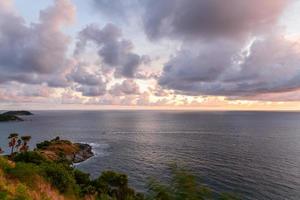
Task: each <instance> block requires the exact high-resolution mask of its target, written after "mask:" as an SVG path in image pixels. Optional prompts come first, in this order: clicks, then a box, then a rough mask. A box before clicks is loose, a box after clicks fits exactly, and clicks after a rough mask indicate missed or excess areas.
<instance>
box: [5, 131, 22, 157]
mask: <svg viewBox="0 0 300 200" xmlns="http://www.w3.org/2000/svg"><path fill="white" fill-rule="evenodd" d="M18 136H19V134H18V133H11V134H10V135H9V136H8V139H9V143H8V146H9V147H10V148H11V155H12V154H13V153H14V148H15V146H16V142H17V139H18Z"/></svg>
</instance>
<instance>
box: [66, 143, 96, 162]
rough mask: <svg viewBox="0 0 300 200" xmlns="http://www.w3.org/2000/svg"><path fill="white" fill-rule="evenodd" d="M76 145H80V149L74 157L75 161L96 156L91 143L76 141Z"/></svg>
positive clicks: (73, 160)
mask: <svg viewBox="0 0 300 200" xmlns="http://www.w3.org/2000/svg"><path fill="white" fill-rule="evenodd" d="M75 145H78V146H79V149H80V150H79V151H78V152H76V153H75V156H74V157H73V158H72V160H71V161H72V162H73V163H80V162H83V161H86V160H87V159H89V158H91V157H93V156H94V153H93V151H92V147H91V145H89V144H85V143H75Z"/></svg>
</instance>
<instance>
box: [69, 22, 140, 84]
mask: <svg viewBox="0 0 300 200" xmlns="http://www.w3.org/2000/svg"><path fill="white" fill-rule="evenodd" d="M121 37H122V32H121V30H120V29H119V28H118V27H116V26H115V25H113V24H107V25H105V26H104V27H103V28H102V29H100V28H98V27H97V26H96V25H93V24H92V25H89V26H87V27H86V28H85V29H83V30H82V31H81V32H80V33H79V41H78V43H77V45H76V50H75V55H78V54H80V53H82V52H84V49H85V48H86V46H87V44H88V43H89V42H92V43H93V44H95V45H96V46H97V49H98V55H99V56H100V58H102V60H103V63H104V64H105V65H106V66H107V67H109V68H111V69H114V70H115V75H116V76H117V77H118V76H119V77H122V76H123V77H127V78H133V77H134V76H135V74H136V72H137V69H138V67H139V66H140V64H141V63H142V62H143V61H144V56H140V55H138V54H136V53H134V52H133V48H134V45H133V43H132V42H131V41H130V40H125V39H122V38H121ZM145 61H146V60H145Z"/></svg>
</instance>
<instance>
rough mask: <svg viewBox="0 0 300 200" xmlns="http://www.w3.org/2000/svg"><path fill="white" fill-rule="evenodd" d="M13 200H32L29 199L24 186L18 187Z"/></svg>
mask: <svg viewBox="0 0 300 200" xmlns="http://www.w3.org/2000/svg"><path fill="white" fill-rule="evenodd" d="M14 200H32V198H30V196H29V195H28V192H27V188H26V186H25V185H23V184H19V185H18V187H17V191H16V195H15V198H14Z"/></svg>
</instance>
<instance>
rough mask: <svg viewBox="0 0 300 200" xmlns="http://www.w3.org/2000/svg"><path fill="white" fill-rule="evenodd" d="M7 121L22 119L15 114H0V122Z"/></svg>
mask: <svg viewBox="0 0 300 200" xmlns="http://www.w3.org/2000/svg"><path fill="white" fill-rule="evenodd" d="M9 121H23V119H22V118H20V117H17V116H15V115H4V114H0V122H9Z"/></svg>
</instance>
